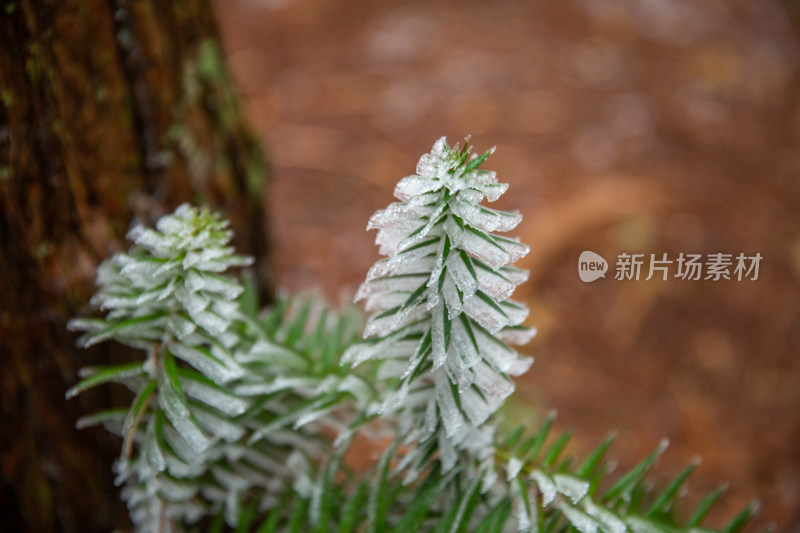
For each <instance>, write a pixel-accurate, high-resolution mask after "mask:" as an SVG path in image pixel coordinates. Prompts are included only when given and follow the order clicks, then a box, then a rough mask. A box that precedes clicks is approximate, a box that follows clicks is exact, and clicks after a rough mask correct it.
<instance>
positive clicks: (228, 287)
mask: <svg viewBox="0 0 800 533" xmlns="http://www.w3.org/2000/svg"><path fill="white" fill-rule="evenodd" d="M226 226H227V222H226V221H224V220H222V219H221V218H220V217H219V215H217V214H214V213H211V212H209V211H208V210H205V209H200V210H198V209H195V208H192V207H189V206H188V205H183V206H181V207H179V208H178V209H177V210H176V211H175V213H174V214H172V215H169V216H166V217H164V218H162V219H161V220H159V222H158V224H157V227H156V229H155V230H153V229H148V228H144V227H141V226H137V227H135V228H134V229H133V230H132V231H131V232H130V234H129V238H131V239H132V240H133V241H134V242H135V246H134V247H133V248H131V250H130V251H129V252H128V253H120V254H117V255H115V256H114V257H112V258H111V259H110V260H108V261H106V262H104V263H103V264H102V265H101V266H100V267H99V269H98V278H97V283H98V285H99V286H100V290H99V291H98V292H97V294H96V295H95V297H94V298H93V300H92V302H93V303H94V304H95V305H97V306H98V307H99V308H100V309H102V310H105V311H108V313H107V315H106V316H105V317H104V318H103V319H78V320H73V321H72V322H71V323H70V327H71V328H72V329H75V330H82V331H85V332H86V334H85V335H84V336H83V337H81V339H80V343H81V344H82V345H83V346H91V345H93V344H96V343H98V342H101V341H104V340H107V339H114V340H116V341H117V342H121V343H123V344H128V345H130V346H133V347H135V348H140V349H142V350H143V351H144V353H143V359H142V360H140V361H137V362H135V363H131V364H127V365H122V366H114V367H99V368H86V369H84V370H83V377H84V380H83V381H81V382H80V383H78V384H77V385H76V386H75V387H73V388H72V389H70V391H68V393H67V397H68V398H69V397H72V396H74V395H76V394H78V393H80V392H82V391H84V390H86V389H88V388H90V387H94V386H96V385H100V384H103V383H107V382H117V383H122V384H124V385H126V386H127V387H129V388H130V389H131V390H132V391H133V392H134V393H135V395H136V396H135V399H134V401H133V403H132V405H131V406H130V407H129V408H127V409H114V410H110V411H106V412H102V413H98V414H96V415H92V416H89V417H86V418H84V419H82V420H81V421H80V423H79V424H80V425H81V426H89V425H93V424H98V423H103V424H105V425H106V426H107V427H109V428H110V429H112V431H115V432H118V433H119V434H120V435H121V436H122V437H123V444H122V453H121V455H120V459H119V461H118V463H117V465H116V469H117V474H118V482H119V483H124V484H125V488H124V490H123V493H122V495H123V498H124V499H125V500H126V501H127V502H128V505H129V507H130V509H131V517H132V519H133V521H134V523H135V524H136V525H137V528H138V530H140V531H165V530H167V529H165V528H171V527H172V526H171V525H170V524H172V525H174V524H180V523H193V522H196V521H197V520H198V519H200V518H201V517H203V516H205V515H208V514H211V513H215V512H218V511H220V510H224V512H225V513H226V519H227V521H228V522H229V523H231V524H235V523H236V520H237V518H238V515H239V513H240V511H241V509H242V506H243V505H244V504H247V503H250V501H251V500H254V499H257V500H258V502H257V504H258V505H257V507H258V508H260V509H262V510H264V509H267V508H269V507H270V506H273V505H274V504H275V503H276V502H277V500H276V497H277V496H279V495H280V494H281V493H282V492H284V490H285V488H286V486H287V484H288V483H293V484H294V486H295V488H296V490H298V491H299V492H300V493H304V494H308V491H309V489H308V486H310V481H309V479H310V476H312V475H313V472H314V470H315V465H316V464H318V463H320V462H321V460H322V458H323V457H324V456H325V455H326V454H327V453H329V451H330V448H331V447H330V444H329V443H328V442H327V440H326V439H325V438H324V437H323V432H324V431H323V430H324V429H325V427H326V425H327V426H332V427H334V428H336V429H338V428H339V427H341V426H342V425H345V424H347V423H348V420H347V418H346V417H340V416H327V417H325V416H324V415H327V414H329V413H330V411H332V410H333V409H334V408H335V407H336V405H337V404H338V403H339V402H340V401H341V400H342V396H343V395H345V394H347V395H350V396H355V397H358V398H362V399H363V398H364V397H365V396H366V395H368V394H370V393H369V390H370V389H369V385H368V384H367V383H365V382H363V381H360V380H359V379H358V377H356V376H354V375H349V374H347V373H346V372H343V371H342V369H341V367H340V365H339V364H338V359H337V355H338V353H339V352H340V351H341V349H342V345H343V344H344V345H346V344H347V343H349V340H350V339H351V338H352V337H353V336H354V334H355V331H356V329H357V323H358V322H357V320H354V319H353V317H352V316H350V317H342V318H340V317H337V316H335V315H332V314H331V313H329V312H328V311H327V310H326V309H325V308H324V307H322V306H320V305H318V304H314V303H313V302H312V301H308V302H305V303H304V302H302V301H299V300H297V299H294V300H282V302H281V305H278V306H276V307H275V308H274V309H273V310H272V311H271V313H270V314H267V315H266V316H265V317H262V318H261V319H260V320H259V318H258V317H255V316H253V314H252V313H248V312H247V310H246V309H243V308H242V306H243V302H244V301H246V298H245V297H246V296H248V295H246V294H244V288H243V287H242V285H241V284H240V283H239V281H238V280H237V279H236V278H233V277H231V276H229V275H226V274H225V271H226V270H227V269H229V268H230V267H236V266H244V265H249V264H250V263H251V260H250V259H249V258H246V257H241V256H238V255H235V254H234V253H233V249H232V248H231V247H230V246H228V242H229V240H230V238H231V232H230V231H229V230H228V229H226ZM250 296H252V295H250ZM310 314H314V315H316V320H315V322H316V323H315V325H314V328H315V329H314V332H313V333H312V332H309V331H306V329H305V328H306V321H307V318H308V316H309V315H310ZM320 418H324V420H319V419H320Z"/></svg>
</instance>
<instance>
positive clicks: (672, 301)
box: [216, 0, 800, 531]
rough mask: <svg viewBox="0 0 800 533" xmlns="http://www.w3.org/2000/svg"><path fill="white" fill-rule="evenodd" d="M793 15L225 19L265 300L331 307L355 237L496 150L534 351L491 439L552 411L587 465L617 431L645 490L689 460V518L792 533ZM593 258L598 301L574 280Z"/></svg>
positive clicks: (637, 12) (799, 120)
mask: <svg viewBox="0 0 800 533" xmlns="http://www.w3.org/2000/svg"><path fill="white" fill-rule="evenodd" d="M797 6H798V4H797V3H789V2H787V3H785V4H782V3H779V2H777V1H775V0H770V1H766V0H762V1H758V2H753V1H749V0H703V1H702V2H698V1H696V0H646V1H645V0H565V1H563V2H545V1H538V2H510V1H505V2H504V1H501V2H478V1H471V2H470V1H467V2H464V1H462V2H442V3H432V2H422V1H408V0H404V1H387V2H370V1H366V0H358V1H348V2H334V1H327V2H313V1H310V0H231V1H226V2H223V1H222V0H217V2H216V8H217V11H218V15H219V16H220V18H221V21H222V31H223V35H224V36H225V45H226V49H227V54H228V57H229V59H230V61H231V64H232V68H233V70H234V74H235V77H236V78H237V80H238V82H239V85H240V88H241V91H242V93H243V96H244V100H245V105H246V109H247V114H248V115H249V116H250V120H251V122H252V123H253V124H254V126H255V127H256V129H257V130H258V132H259V133H260V134H261V136H262V138H263V139H264V141H265V144H266V147H267V150H268V152H269V153H270V155H271V158H272V162H273V165H274V175H273V181H272V187H271V192H270V196H269V199H268V201H269V203H270V208H271V220H270V224H271V227H270V230H271V235H272V239H273V246H274V264H275V267H276V278H277V281H278V284H279V286H281V287H285V288H287V289H293V290H294V289H308V288H311V287H319V288H320V289H321V290H322V292H323V293H325V294H326V295H328V296H329V297H331V298H333V299H336V298H339V297H345V298H348V297H349V296H347V295H352V292H353V291H354V290H355V288H356V287H357V285H358V283H359V282H360V281H361V280H362V279H363V277H364V274H365V273H366V271H367V269H368V268H369V266H370V265H371V264H372V262H374V261H375V259H377V257H378V255H377V250H376V248H375V247H374V246H373V245H372V241H373V238H374V234H367V233H366V232H365V231H364V228H365V226H366V223H367V220H368V218H369V216H370V215H371V214H372V213H373V212H374V211H375V210H376V209H379V208H382V207H384V206H385V205H386V204H388V203H389V202H390V201H392V196H391V194H392V190H393V187H394V184H395V182H396V181H397V180H398V179H399V178H401V177H403V176H406V175H408V174H411V173H413V171H414V167H415V164H416V161H417V158H418V157H419V156H420V155H421V154H422V153H424V152H427V151H428V150H429V149H430V146H431V145H432V144H433V141H434V140H435V139H436V138H437V137H439V136H441V135H448V139H449V141H450V142H451V143H455V142H456V141H459V140H461V139H462V138H463V137H464V136H465V135H466V134H472V136H473V137H472V139H473V143H474V144H475V146H476V148H477V149H478V150H484V149H487V148H489V147H491V146H493V145H497V146H498V151H497V153H496V154H495V155H494V156H493V157H492V158H490V159H489V161H488V163H486V164H485V165H484V166H485V167H486V168H489V169H494V170H497V171H498V177H499V179H500V181H503V182H508V183H510V184H511V189H510V192H509V193H508V194H506V196H505V197H503V198H502V199H501V200H500V201H499V202H498V204H499V207H501V208H516V209H519V210H520V211H522V212H523V213H524V215H525V220H524V221H523V223H522V224H521V225H520V227H519V228H517V230H516V231H515V232H514V233H515V234H517V235H520V236H521V238H522V240H523V242H525V243H528V244H529V245H530V246H531V248H532V252H531V254H530V255H529V256H528V257H527V258H525V259H524V260H523V261H522V262H521V266H522V267H525V268H530V269H531V270H532V275H531V281H530V282H529V283H527V284H525V285H523V286H522V287H521V288H520V289H519V290H518V293H517V294H516V298H517V299H520V300H525V301H526V302H527V303H528V304H529V305H530V306H531V308H532V313H531V317H530V319H529V321H528V322H529V323H530V324H531V325H536V326H538V327H539V330H540V334H539V336H538V337H537V338H536V339H535V341H534V343H533V344H532V345H531V346H529V347H528V348H527V350H526V351H527V353H532V354H534V355H535V356H536V359H537V362H536V364H535V365H534V366H533V368H532V369H531V371H530V372H529V373H528V374H527V375H526V376H524V377H523V378H522V379H521V380H520V383H519V387H518V393H517V394H516V396H515V400H514V403H513V405H511V406H510V407H509V409H508V416H509V417H510V418H512V419H513V420H515V421H517V422H522V423H528V424H533V423H538V422H539V421H540V420H541V418H542V416H543V409H544V408H543V407H542V406H546V408H548V409H549V408H553V409H557V410H558V413H559V416H558V426H559V427H561V428H574V429H575V430H576V436H575V437H574V439H573V441H574V442H573V444H572V447H571V449H572V450H573V451H575V452H577V453H579V454H580V453H581V452H585V451H587V450H589V449H590V447H591V446H592V445H593V444H595V443H597V442H599V441H600V440H601V439H602V438H603V437H604V436H605V435H606V433H607V432H608V431H609V430H610V429H612V428H616V430H617V431H618V435H619V436H618V439H617V444H616V445H615V447H614V448H612V455H613V456H614V457H616V458H618V459H619V461H620V462H621V463H622V465H631V464H632V463H633V462H634V461H636V460H637V459H639V458H641V457H643V456H644V455H645V454H646V453H648V452H649V451H650V450H651V449H652V448H654V447H655V446H656V444H657V443H658V441H659V440H660V439H661V438H662V437H668V438H669V439H670V441H671V443H672V446H671V448H670V449H669V450H668V451H667V453H666V454H665V456H664V457H663V459H662V461H661V465H660V467H659V468H658V470H657V472H658V476H657V478H658V477H664V478H665V477H666V476H669V475H674V474H677V472H678V470H679V469H680V468H681V467H682V466H683V465H685V464H686V463H687V462H689V461H690V460H691V459H692V458H693V457H695V456H696V455H699V456H700V457H702V459H703V464H702V465H701V467H700V468H699V469H698V472H697V473H696V474H695V476H694V478H693V481H692V482H691V484H690V486H691V489H692V493H693V494H694V496H695V497H696V496H699V495H700V491H702V490H703V489H708V488H711V487H712V486H714V485H715V484H716V483H717V482H720V481H729V482H730V484H731V490H730V493H729V495H728V496H727V497H726V498H725V499H724V500H723V504H722V505H721V508H720V509H718V510H717V512H716V513H714V514H713V515H712V516H711V524H712V525H721V524H722V521H723V519H724V518H725V517H726V516H727V517H730V516H731V514H732V513H734V512H735V511H736V510H737V509H736V508H740V507H742V506H743V505H745V504H746V503H747V502H749V501H750V500H751V499H753V498H759V499H760V500H761V502H762V509H763V512H762V516H761V518H760V519H759V523H761V524H762V525H763V524H767V523H769V522H775V523H776V524H777V525H778V526H779V530H780V531H800V510H798V509H799V508H800V150H798V147H800V46H798V45H799V44H800V24H798V22H797V21H798V15H800V13H798V12H799V11H800V8H799V7H797ZM792 10H794V16H795V18H794V20H792V18H791V17H790V12H791V11H792ZM587 249H588V250H593V251H595V252H598V253H600V254H601V255H603V256H605V257H606V259H608V260H609V263H610V271H609V274H608V275H607V278H606V279H605V280H599V281H597V282H595V283H592V284H584V283H582V282H580V280H579V279H578V276H577V265H576V263H577V257H578V255H579V253H580V252H581V251H582V250H587ZM622 252H628V253H633V252H641V253H645V254H646V255H647V256H648V257H649V254H650V253H656V254H659V255H660V254H661V253H663V252H667V253H669V255H670V257H671V258H675V257H677V255H678V254H679V253H680V252H684V253H703V254H707V253H715V252H726V253H732V254H734V256H735V255H736V254H738V253H739V252H744V253H746V254H748V255H750V254H754V253H755V252H759V253H760V254H761V255H762V256H763V257H764V259H763V261H762V263H761V270H760V277H759V279H758V280H757V281H741V282H739V281H735V280H732V281H724V280H723V281H719V282H711V281H683V280H675V279H671V280H668V281H660V280H658V279H654V280H651V281H615V280H614V279H613V273H614V262H615V258H616V256H617V255H618V254H619V253H622ZM673 266H674V265H673ZM348 291H350V292H348ZM342 295H344V296H342Z"/></svg>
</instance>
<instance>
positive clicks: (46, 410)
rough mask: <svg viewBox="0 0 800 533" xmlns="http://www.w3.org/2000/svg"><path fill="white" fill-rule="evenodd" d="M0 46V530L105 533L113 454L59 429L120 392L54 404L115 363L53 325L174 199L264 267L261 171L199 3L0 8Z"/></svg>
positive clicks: (115, 355) (103, 439)
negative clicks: (225, 221)
mask: <svg viewBox="0 0 800 533" xmlns="http://www.w3.org/2000/svg"><path fill="white" fill-rule="evenodd" d="M0 36H1V37H0V40H1V41H2V49H0V346H2V350H0V411H1V412H2V426H0V517H2V519H0V520H2V524H1V525H0V530H6V531H47V532H53V531H65V532H73V531H74V532H89V531H109V530H110V529H112V528H113V527H114V526H115V525H119V524H120V523H122V524H124V521H125V512H124V511H123V510H122V509H120V504H118V503H117V502H118V495H117V492H116V490H115V489H114V488H113V487H114V486H113V480H112V472H111V463H112V461H113V459H114V458H115V456H116V454H117V453H118V448H119V442H118V441H117V440H116V439H114V438H113V437H111V436H108V435H105V434H104V433H103V432H102V430H84V431H78V430H76V429H75V421H76V420H77V419H78V418H79V417H80V416H82V415H85V414H88V413H91V412H94V411H96V410H98V408H107V407H108V406H109V405H111V404H113V402H114V400H115V398H114V397H113V396H114V395H116V394H119V395H120V398H118V399H117V400H118V401H117V402H116V405H120V404H121V403H122V400H121V398H122V394H123V393H124V391H118V392H108V391H98V392H96V393H93V394H91V395H90V394H87V395H86V396H85V397H80V398H78V399H77V400H72V401H71V402H66V401H65V400H64V392H65V391H66V389H67V388H68V387H69V386H70V385H71V384H73V383H74V382H75V381H76V379H77V369H78V368H79V367H81V366H84V365H86V364H89V363H108V362H111V361H119V360H121V359H124V358H125V357H126V356H128V355H129V354H126V353H123V352H122V351H121V350H119V349H118V348H114V347H100V348H98V349H95V350H90V351H81V352H79V351H77V350H76V349H74V348H73V345H74V341H75V336H74V335H73V334H71V333H68V332H67V330H66V322H67V321H68V320H69V318H70V317H73V316H76V315H77V314H81V313H86V312H88V309H87V305H86V302H87V300H88V298H89V296H90V295H91V294H92V292H93V290H94V288H93V278H94V267H95V266H96V264H97V263H98V262H99V261H100V260H102V259H103V258H105V257H107V256H108V255H110V254H111V253H113V252H115V251H118V250H120V249H123V248H125V247H127V244H126V243H125V242H124V235H125V233H126V232H127V230H128V228H129V227H130V224H131V221H132V220H140V221H142V222H146V223H152V222H153V221H154V220H155V219H156V218H158V217H159V216H160V215H162V214H165V213H167V212H169V211H171V210H172V209H173V208H174V207H175V206H176V205H178V204H180V203H181V202H184V201H192V202H195V203H203V204H211V205H215V206H218V207H219V208H220V209H221V210H222V211H223V212H224V213H225V214H226V215H227V216H229V217H230V218H231V219H232V223H233V227H234V229H235V230H236V232H237V243H236V244H237V246H238V249H239V250H240V251H241V252H245V253H250V254H253V255H255V256H257V259H258V260H259V261H260V264H261V265H264V264H266V263H265V261H264V256H265V254H266V251H267V244H266V240H265V234H264V231H263V228H264V222H265V221H264V213H263V211H262V207H261V206H262V205H263V204H262V202H261V199H262V197H263V194H264V185H265V181H266V174H267V170H266V166H265V163H264V159H263V157H262V155H261V151H260V147H259V145H258V143H257V142H256V140H255V139H254V138H253V136H252V135H251V134H250V133H249V131H248V129H247V127H246V126H245V125H244V122H243V118H242V115H241V113H240V110H239V108H238V106H237V100H236V95H235V92H234V90H233V88H232V83H231V80H230V77H229V75H228V72H227V70H226V68H225V64H224V60H223V56H222V53H221V49H220V44H219V37H218V32H217V28H216V24H215V19H214V16H213V13H212V9H211V6H210V4H209V2H208V1H207V0H170V1H166V2H165V1H161V0H38V1H35V0H22V1H19V2H8V1H4V2H2V3H0ZM257 277H258V278H259V281H260V282H261V284H260V286H261V289H262V292H263V293H264V294H268V277H267V273H266V271H264V270H261V271H259V272H257ZM126 399H127V397H126Z"/></svg>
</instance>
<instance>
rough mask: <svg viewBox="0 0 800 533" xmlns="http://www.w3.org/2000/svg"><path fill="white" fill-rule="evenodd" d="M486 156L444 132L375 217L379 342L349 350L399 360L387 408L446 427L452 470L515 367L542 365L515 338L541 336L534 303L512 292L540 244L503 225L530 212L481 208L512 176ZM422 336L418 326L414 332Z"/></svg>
mask: <svg viewBox="0 0 800 533" xmlns="http://www.w3.org/2000/svg"><path fill="white" fill-rule="evenodd" d="M476 157H477V156H475V155H473V156H472V158H470V154H469V152H468V151H467V150H466V149H464V150H461V149H459V148H458V147H454V148H450V147H449V146H448V145H447V142H446V140H445V138H444V137H442V138H440V139H439V140H437V141H436V143H435V144H434V146H433V149H432V150H431V152H430V153H429V154H425V155H423V156H422V157H421V158H420V160H419V163H418V164H417V169H416V174H415V175H412V176H408V177H405V178H403V179H402V180H400V182H399V183H398V184H397V186H396V188H395V197H396V198H397V199H398V200H399V202H395V203H393V204H390V205H389V206H388V207H387V208H385V209H382V210H380V211H378V212H376V213H375V214H374V215H373V216H372V218H371V219H370V221H369V225H368V229H377V230H378V235H377V237H376V243H377V244H378V246H379V248H380V253H381V254H382V255H384V256H385V258H384V259H381V260H379V261H378V262H376V263H375V265H374V266H373V267H372V268H371V269H370V271H369V273H368V275H367V280H366V281H365V282H364V283H363V284H362V286H361V287H360V289H359V291H358V294H357V297H356V299H357V300H365V306H366V308H367V310H369V311H370V312H371V313H372V314H371V316H370V318H369V320H368V322H367V326H366V328H365V333H364V336H365V337H366V338H368V339H370V341H369V342H365V343H362V344H359V345H356V346H354V347H351V348H350V349H348V350H347V352H346V353H345V355H344V360H345V362H347V363H350V364H358V363H361V362H363V361H366V360H369V359H380V360H384V361H387V363H386V364H385V365H384V367H383V368H382V369H381V371H380V372H381V376H383V377H392V376H394V377H397V378H398V379H400V380H401V385H400V388H399V390H398V391H396V393H395V394H394V395H392V397H391V398H390V399H389V400H387V402H386V403H385V404H384V409H385V410H395V409H399V410H400V417H401V425H402V426H403V427H407V428H409V430H410V431H417V430H422V433H421V435H423V436H424V438H426V439H427V438H433V437H434V436H435V435H438V439H439V445H440V446H439V450H440V457H441V461H442V465H443V467H444V469H445V470H447V468H449V466H451V465H452V464H454V462H455V457H456V456H457V453H458V450H459V449H461V448H460V447H461V446H464V445H466V443H465V442H464V438H465V435H467V434H468V433H469V432H470V431H472V430H474V429H475V428H477V427H479V426H481V425H482V424H484V423H485V422H486V420H488V419H489V417H490V416H491V415H492V413H494V412H495V411H496V410H497V409H498V408H499V407H500V405H501V404H502V402H503V400H504V399H505V398H506V397H508V395H509V394H511V392H513V390H514V385H513V382H512V381H511V380H510V379H509V378H508V376H509V375H519V374H521V373H523V372H524V371H525V370H527V368H528V367H529V366H530V363H531V361H532V359H530V358H527V357H522V356H520V355H519V354H518V353H517V352H516V351H515V350H513V349H512V348H510V347H509V346H508V344H507V343H513V344H523V343H524V342H527V341H528V340H529V339H530V337H531V336H533V334H535V330H531V329H529V328H526V327H523V326H521V325H520V324H521V323H522V321H523V320H525V318H526V317H527V313H528V310H527V308H526V307H525V306H524V305H522V304H519V303H516V302H511V301H510V300H509V298H510V297H511V295H512V293H513V292H514V289H515V288H516V287H517V286H518V285H519V284H520V283H523V282H524V281H525V280H526V279H527V272H526V271H524V270H520V269H517V268H514V267H512V266H511V263H513V262H514V261H516V260H518V259H520V258H522V257H523V256H525V254H527V253H528V250H529V248H528V247H527V246H526V245H524V244H522V243H520V242H519V241H518V240H517V239H513V238H508V237H504V236H501V235H498V233H497V232H506V231H510V230H512V229H514V228H515V227H517V226H518V224H519V223H520V222H521V220H522V216H521V215H520V214H519V213H518V212H507V211H498V210H494V209H490V208H487V207H485V206H483V205H481V202H482V201H483V200H484V199H487V200H489V201H494V200H496V199H497V198H499V196H500V195H501V194H503V192H505V190H506V188H507V185H505V184H500V183H498V182H497V176H496V174H495V173H494V172H490V171H485V170H480V169H479V168H478V164H479V163H481V162H482V161H483V159H485V157H484V156H481V159H480V161H476V160H475V158H476ZM410 333H413V334H416V336H415V337H412V338H411V340H409V339H408V337H407V335H408V334H410ZM403 360H405V361H406V363H407V364H406V365H403V364H401V363H402V361H403ZM420 365H429V366H420ZM419 368H424V369H425V370H424V371H423V372H421V373H419V370H418V369H419ZM403 417H406V419H403ZM408 417H410V418H408ZM415 434H416V433H415Z"/></svg>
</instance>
